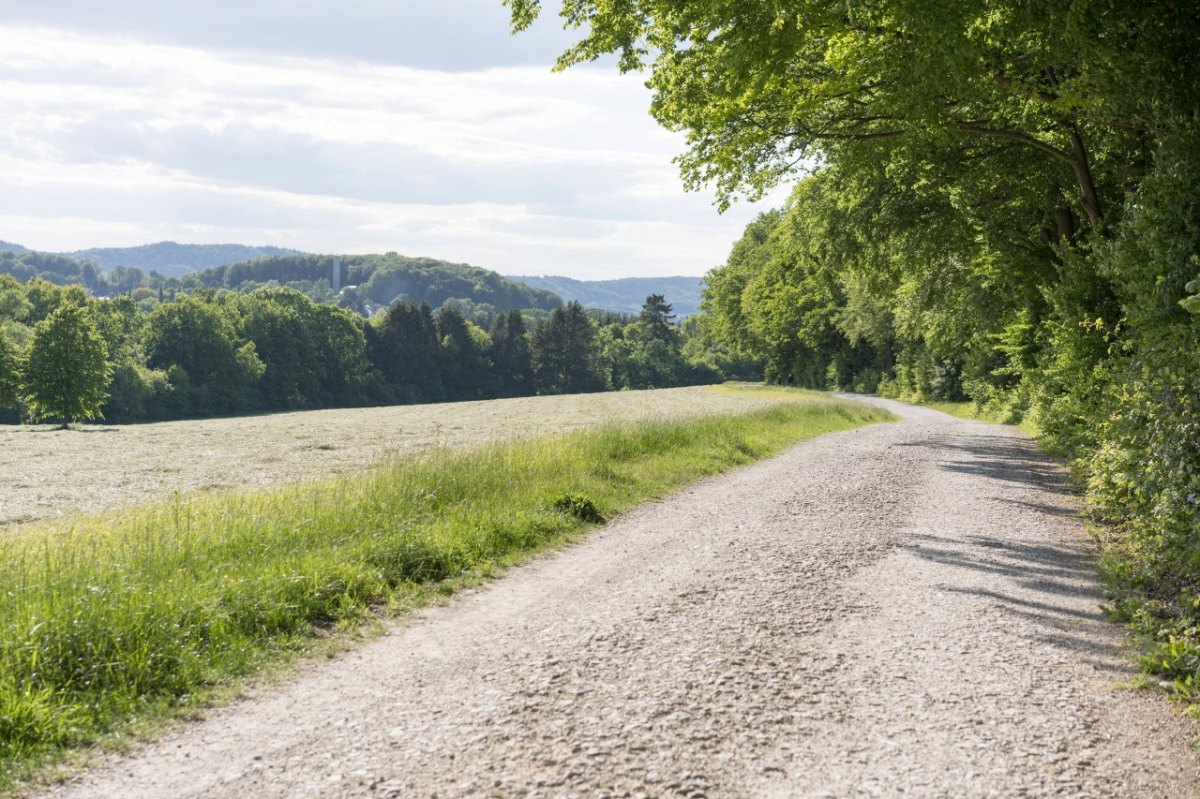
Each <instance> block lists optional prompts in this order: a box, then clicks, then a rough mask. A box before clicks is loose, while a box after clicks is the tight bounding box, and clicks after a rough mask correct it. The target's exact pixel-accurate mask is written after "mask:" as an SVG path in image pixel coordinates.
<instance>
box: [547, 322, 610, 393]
mask: <svg viewBox="0 0 1200 799" xmlns="http://www.w3.org/2000/svg"><path fill="white" fill-rule="evenodd" d="M530 349H531V350H532V356H533V358H532V360H533V373H534V381H535V385H536V386H537V389H538V392H539V393H542V394H575V393H581V392H587V391H602V390H603V389H604V388H605V381H604V376H603V375H602V374H601V372H600V369H599V365H598V358H597V353H596V349H595V328H593V326H592V322H591V320H590V319H588V317H587V314H586V313H585V312H584V310H583V306H582V305H580V304H579V303H577V302H571V303H568V305H567V306H566V307H565V308H558V309H556V310H555V311H554V312H553V313H552V314H550V317H549V318H548V319H546V320H545V321H544V322H542V323H540V324H539V325H538V326H537V328H536V329H535V330H534V332H533V338H532V341H531V342H530Z"/></svg>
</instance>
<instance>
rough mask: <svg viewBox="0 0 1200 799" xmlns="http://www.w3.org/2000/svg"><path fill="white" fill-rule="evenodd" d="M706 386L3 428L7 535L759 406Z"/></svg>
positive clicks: (758, 400) (0, 521)
mask: <svg viewBox="0 0 1200 799" xmlns="http://www.w3.org/2000/svg"><path fill="white" fill-rule="evenodd" d="M772 399H777V398H774V397H769V396H760V395H756V394H755V393H754V392H746V391H741V392H729V391H720V390H714V389H713V388H710V387H691V388H673V389H661V390H655V391H621V392H612V393H607V394H575V395H567V396H552V397H522V398H519V399H504V400H489V401H485V402H457V403H442V404H437V405H405V406H393V407H387V408H350V409H336V410H324V411H305V412H300V413H278V414H270V415H263V416H242V417H235V418H230V419H202V420H192V421H184V422H160V423H157V424H141V425H123V426H114V425H94V426H93V425H89V426H86V427H84V428H83V429H82V430H56V429H53V428H51V427H49V426H27V427H16V426H0V474H3V475H4V476H5V490H4V492H3V493H2V494H0V530H3V529H5V528H6V527H8V528H11V527H12V526H14V525H18V524H21V523H24V522H30V521H36V520H39V519H47V518H55V517H62V516H66V515H70V514H75V513H98V512H101V511H105V510H111V509H114V508H123V507H127V506H130V505H136V504H141V503H145V502H152V501H156V500H163V499H166V498H168V497H170V496H171V495H172V494H173V493H174V492H180V493H190V492H194V491H211V490H222V489H234V488H239V489H240V488H255V487H261V486H267V485H280V484H287V483H298V482H305V481H308V480H315V479H317V478H320V477H323V476H327V475H336V474H347V473H352V472H356V471H361V470H363V469H365V468H368V467H370V466H373V465H374V464H376V463H378V462H379V461H381V460H383V459H384V458H385V457H387V456H389V455H394V454H409V453H421V452H430V451H433V450H436V449H440V448H454V447H461V446H469V445H477V444H481V443H485V442H488V441H497V440H508V439H519V438H529V437H531V436H539V435H545V434H547V433H555V432H570V431H572V430H579V429H583V428H587V427H594V426H596V425H599V424H604V423H606V422H614V421H620V420H626V421H637V420H649V419H673V418H681V417H686V416H691V415H695V414H697V413H725V412H740V411H746V410H752V409H753V408H755V407H762V406H765V405H766V404H768V403H769V402H770V401H771V400H772Z"/></svg>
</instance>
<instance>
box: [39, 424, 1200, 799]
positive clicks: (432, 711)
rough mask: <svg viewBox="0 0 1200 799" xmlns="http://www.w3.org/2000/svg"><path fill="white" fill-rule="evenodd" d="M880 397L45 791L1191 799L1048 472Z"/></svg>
mask: <svg viewBox="0 0 1200 799" xmlns="http://www.w3.org/2000/svg"><path fill="white" fill-rule="evenodd" d="M880 402H882V403H883V404H885V405H887V406H888V407H889V408H891V409H893V410H895V411H896V412H897V413H899V414H900V415H901V416H902V417H903V421H902V422H900V423H898V424H883V425H875V426H872V427H868V428H863V429H860V430H856V431H851V432H848V433H839V434H834V435H828V436H824V437H821V438H819V439H815V440H813V441H810V442H807V443H805V444H802V445H800V446H798V447H795V448H793V449H792V450H790V451H789V452H787V453H786V454H784V455H783V456H781V457H778V458H775V459H773V460H770V461H766V462H763V463H760V464H757V465H755V466H752V467H750V468H746V469H742V470H739V471H737V472H735V473H732V474H728V475H725V476H723V477H718V478H714V479H710V480H707V481H704V482H702V483H699V484H696V485H695V486H693V487H691V488H689V489H686V490H684V491H682V492H680V493H679V494H677V495H675V496H673V497H671V498H669V499H667V500H665V501H662V502H658V503H653V504H650V505H647V506H644V507H642V508H640V509H638V510H636V511H634V512H632V513H630V514H628V515H627V516H625V517H623V518H621V519H620V520H618V521H617V522H615V523H613V524H611V525H609V526H608V527H606V528H604V529H602V530H600V531H597V532H596V533H595V534H594V535H592V536H591V537H589V538H588V540H587V541H586V542H584V543H582V544H580V545H577V546H575V547H573V548H571V549H569V550H568V551H566V552H563V553H560V554H558V555H556V556H554V557H549V558H546V559H542V560H539V561H537V562H535V563H532V564H530V565H528V566H525V567H522V568H520V569H515V570H513V572H511V573H510V574H509V575H508V576H507V577H506V578H505V579H503V580H500V581H498V582H496V583H495V584H493V585H491V586H490V587H487V588H485V589H483V590H481V591H478V592H475V593H472V594H470V595H467V596H463V597H460V598H459V599H458V600H456V601H454V602H453V603H451V604H450V605H449V606H447V607H444V608H435V609H431V610H428V611H425V612H423V613H422V614H420V616H419V617H418V618H417V619H415V620H413V621H410V622H408V623H403V624H400V625H397V626H396V627H395V628H394V629H392V630H391V631H390V633H389V634H388V635H386V636H384V637H383V638H381V639H379V640H376V641H373V642H372V643H370V644H368V645H366V646H363V647H362V648H360V649H358V650H356V651H354V652H352V653H349V654H347V655H345V656H343V657H341V658H339V659H338V660H336V661H334V662H330V663H325V664H318V665H313V666H309V667H307V668H306V669H304V670H303V671H302V672H301V673H300V674H298V675H297V676H296V677H295V678H294V679H293V680H292V681H290V682H289V683H287V684H286V685H284V686H282V687H278V688H276V689H275V690H272V691H269V692H264V694H263V695H262V696H259V697H254V698H251V699H249V700H247V701H244V702H241V703H239V704H237V705H234V706H232V707H229V708H225V709H222V710H217V711H213V712H211V713H210V714H209V717H208V719H207V720H205V721H203V722H200V723H197V724H194V725H191V726H189V727H187V728H185V729H182V730H180V731H179V732H176V733H174V734H172V735H170V736H168V737H167V738H165V739H163V740H161V741H160V742H158V743H156V744H153V745H150V746H148V747H145V748H144V749H143V750H142V751H140V752H138V753H136V755H135V756H132V757H119V758H114V759H112V760H110V761H108V762H107V763H105V764H103V765H101V766H100V767H99V768H97V769H95V770H93V771H91V772H89V773H87V774H85V775H83V776H82V777H79V778H76V779H75V780H73V781H71V782H69V783H67V784H65V785H62V786H59V787H58V788H56V789H55V790H54V791H53V792H52V795H54V796H63V797H124V798H125V799H135V798H136V797H156V798H157V797H193V796H204V797H350V796H354V797H410V796H411V797H429V796H434V795H436V796H438V797H454V796H529V797H533V796H545V797H557V796H578V797H603V796H683V797H692V798H693V799H696V797H703V796H711V797H741V796H763V797H774V796H780V797H783V796H804V797H815V796H830V797H843V796H898V795H905V796H938V797H942V796H944V797H965V796H981V797H982V796H1004V797H1008V796H1051V795H1055V796H1057V795H1063V796H1088V797H1093V796H1094V797H1173V796H1195V795H1196V794H1197V786H1200V768H1198V766H1197V760H1196V757H1195V755H1194V754H1193V753H1191V752H1190V751H1189V749H1188V743H1189V736H1191V735H1193V734H1194V728H1193V727H1191V726H1189V724H1190V723H1189V722H1187V721H1186V720H1184V719H1181V718H1179V717H1177V716H1176V715H1175V714H1174V713H1173V711H1172V709H1171V708H1170V707H1169V706H1168V704H1167V703H1166V702H1165V701H1163V700H1162V699H1161V697H1158V696H1155V695H1151V694H1147V693H1142V692H1134V691H1126V690H1120V689H1118V688H1117V685H1118V684H1119V683H1120V682H1122V681H1124V680H1128V679H1129V678H1130V677H1131V676H1132V673H1131V671H1130V668H1129V667H1128V665H1127V657H1126V656H1125V655H1124V654H1123V652H1122V650H1121V634H1120V630H1119V629H1117V628H1115V627H1113V626H1111V625H1108V624H1106V623H1105V622H1104V621H1103V619H1102V618H1101V616H1100V613H1099V612H1098V609H1097V606H1098V603H1099V601H1100V588H1099V586H1098V584H1097V582H1096V580H1095V577H1094V570H1093V566H1092V563H1091V558H1090V554H1089V547H1088V545H1087V543H1086V540H1085V538H1084V536H1083V533H1082V529H1081V524H1080V522H1079V520H1078V519H1077V518H1076V516H1075V512H1074V508H1075V500H1074V498H1073V497H1072V496H1071V495H1070V494H1068V492H1067V491H1066V490H1065V489H1064V487H1063V485H1062V482H1061V478H1060V474H1059V471H1058V470H1057V469H1056V468H1054V467H1053V466H1052V465H1051V464H1050V463H1048V462H1047V461H1046V460H1045V459H1043V458H1042V457H1041V456H1039V455H1038V454H1037V453H1036V452H1035V451H1034V449H1033V448H1032V446H1031V445H1030V443H1029V442H1028V441H1027V440H1026V439H1025V438H1023V437H1022V436H1021V435H1020V434H1019V433H1017V432H1016V431H1014V430H1012V429H1011V428H1006V427H1000V426H995V425H985V424H979V423H972V422H964V421H960V420H957V419H953V418H951V417H949V416H945V415H943V414H939V413H936V412H934V411H928V410H921V409H915V408H911V407H908V406H904V405H900V404H899V403H888V402H883V401H880Z"/></svg>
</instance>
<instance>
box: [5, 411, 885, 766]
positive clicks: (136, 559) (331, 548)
mask: <svg viewBox="0 0 1200 799" xmlns="http://www.w3.org/2000/svg"><path fill="white" fill-rule="evenodd" d="M886 418H888V415H887V414H886V413H884V412H881V411H878V410H875V409H871V408H868V407H866V406H860V405H853V404H849V403H836V402H802V403H801V402H791V403H781V404H779V405H776V406H770V407H768V408H766V409H763V410H758V411H754V412H750V413H746V414H741V415H733V416H710V417H701V418H693V419H687V420H682V421H676V422H665V421H664V422H647V423H639V424H633V425H627V426H613V427H607V428H602V429H597V430H595V431H591V432H585V433H576V434H572V435H565V436H558V437H549V438H544V439H540V440H535V441H529V442H524V443H506V444H493V445H489V446H484V447H481V448H478V449H473V450H449V451H441V452H437V453H434V454H431V455H429V456H427V457H423V458H419V459H410V460H397V461H394V462H390V463H387V464H384V465H382V466H381V467H379V468H378V469H377V470H375V471H373V472H370V473H367V474H365V475H358V476H354V477H346V478H341V479H332V480H328V481H324V482H320V483H316V484H309V485H300V486H293V487H288V488H282V489H276V490H270V491H259V492H254V493H240V494H238V493H234V494H218V495H197V496H191V497H184V498H177V499H176V500H174V501H172V502H167V503H162V504H156V505H151V506H146V507H142V508H139V509H135V510H132V511H129V512H125V513H121V514H110V515H107V516H101V517H94V518H85V519H80V520H77V521H75V522H73V523H71V524H70V525H69V526H52V525H44V526H41V527H33V528H27V529H24V530H21V531H18V532H17V533H14V534H10V535H8V536H7V537H4V538H0V596H2V599H3V602H2V604H0V787H9V788H11V787H12V785H13V784H15V780H16V779H17V776H18V775H19V774H20V773H21V772H22V771H25V772H26V773H28V769H29V768H30V766H31V764H36V763H37V762H39V761H45V760H46V759H47V758H48V757H49V758H51V759H52V758H53V757H54V756H55V755H56V753H61V752H62V751H63V750H64V749H70V748H72V747H78V746H80V745H86V744H89V743H91V742H94V741H96V740H98V739H99V738H100V737H102V736H104V735H105V734H107V733H111V732H113V731H114V730H120V729H123V728H126V727H128V725H129V724H130V723H131V720H133V719H138V718H145V717H147V716H150V717H158V718H161V717H163V715H164V714H166V715H169V714H171V713H172V712H178V711H179V709H181V708H187V707H191V706H195V704H196V703H198V702H201V701H203V699H204V698H205V697H211V695H212V691H213V689H214V688H216V687H219V686H223V685H228V684H230V683H231V682H236V681H237V680H238V678H241V677H244V676H246V675H248V674H250V673H252V672H254V671H255V670H256V669H257V668H258V667H260V666H261V665H262V664H264V663H265V662H268V661H269V660H270V659H272V658H274V657H277V656H278V655H279V654H281V653H285V652H294V651H298V650H303V649H304V648H306V647H307V646H308V645H310V644H311V642H312V641H313V640H314V638H315V637H316V636H317V635H318V634H324V633H325V632H326V631H328V630H329V629H330V628H331V627H336V626H338V625H343V626H345V625H354V624H356V623H357V622H359V621H361V620H363V619H365V618H368V617H370V616H371V615H372V612H373V611H374V610H377V609H380V608H385V607H387V606H389V605H395V604H396V603H414V602H419V601H422V598H423V597H424V598H425V599H427V598H428V597H429V596H432V595H433V594H434V591H435V590H436V585H437V584H438V583H439V581H445V580H447V578H454V577H461V576H463V575H466V574H471V573H479V571H480V570H484V569H487V568H489V567H490V566H494V565H495V564H497V563H501V562H505V561H506V560H511V559H512V558H513V557H514V555H515V554H516V553H521V552H528V551H531V550H536V549H538V548H540V547H545V546H547V545H549V544H552V543H554V542H555V541H557V540H561V538H562V537H563V536H565V535H568V534H570V533H571V532H572V531H576V530H578V529H580V528H582V527H585V526H587V524H588V522H586V521H585V520H584V519H583V518H580V516H586V514H572V513H571V512H570V510H571V508H572V507H575V505H573V504H572V502H563V501H561V500H562V499H563V498H564V497H568V496H571V497H573V499H574V500H576V501H578V500H580V499H584V500H589V501H590V503H591V504H592V505H594V507H595V508H596V509H598V510H599V512H600V513H602V514H604V515H605V516H611V515H612V514H615V513H619V512H621V511H622V510H625V509H627V508H629V507H630V506H632V505H633V504H635V503H637V502H640V501H644V500H646V499H648V498H651V497H655V496H659V495H661V494H663V493H664V492H667V491H670V490H672V489H674V488H678V487H679V486H681V485H684V484H686V483H687V482H689V481H692V480H694V479H696V478H698V477H701V476H704V475H710V474H715V473H718V472H721V471H724V470H727V469H729V468H732V467H735V466H738V465H740V464H745V463H748V462H750V461H753V460H755V459H758V458H761V457H764V456H767V455H770V454H773V453H776V452H778V451H780V450H781V449H782V448H783V447H785V446H786V445H788V444H790V443H793V442H795V441H798V440H801V439H804V438H808V437H811V436H814V435H817V434H820V433H824V432H829V431H833V430H840V429H847V428H850V427H854V426H857V425H860V424H864V423H868V422H872V421H881V420H884V419H886ZM576 504H577V503H576ZM556 507H557V508H562V510H558V509H556Z"/></svg>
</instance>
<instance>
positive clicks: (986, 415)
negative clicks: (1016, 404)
mask: <svg viewBox="0 0 1200 799" xmlns="http://www.w3.org/2000/svg"><path fill="white" fill-rule="evenodd" d="M920 404H921V405H922V406H924V407H926V408H932V409H933V410H935V411H941V412H942V413H948V414H950V415H951V416H957V417H958V418H960V419H970V420H972V421H975V422H991V423H993V424H1015V425H1016V427H1017V428H1018V429H1019V430H1022V431H1023V432H1025V433H1026V434H1027V435H1029V436H1032V437H1033V438H1037V437H1038V435H1039V431H1038V428H1037V425H1036V424H1034V422H1033V420H1032V419H1029V418H1027V417H1022V418H1020V419H1017V420H1014V419H1013V418H1012V416H1011V414H1010V413H1008V412H1001V411H993V410H990V409H988V408H984V407H981V406H980V405H979V403H977V402H971V401H966V402H922V403H920Z"/></svg>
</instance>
